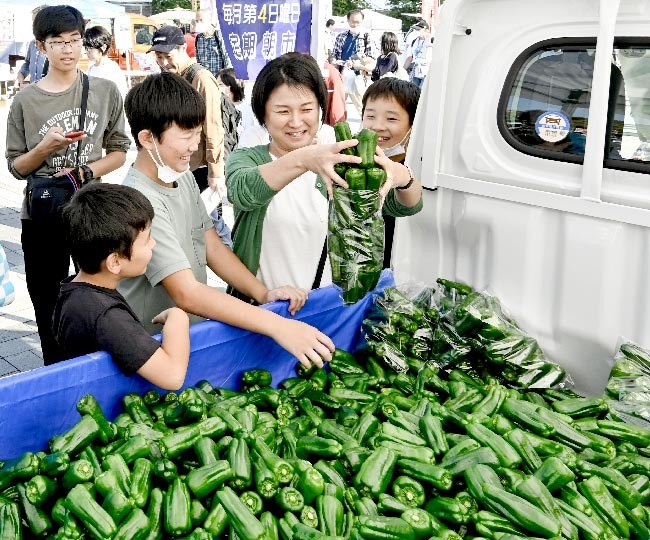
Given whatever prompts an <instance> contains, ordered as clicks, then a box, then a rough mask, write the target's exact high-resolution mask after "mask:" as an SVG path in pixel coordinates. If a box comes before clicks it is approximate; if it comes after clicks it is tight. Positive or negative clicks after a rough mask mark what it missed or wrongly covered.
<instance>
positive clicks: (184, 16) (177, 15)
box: [150, 7, 195, 24]
mask: <svg viewBox="0 0 650 540" xmlns="http://www.w3.org/2000/svg"><path fill="white" fill-rule="evenodd" d="M194 17H195V12H194V11H192V10H191V9H184V8H178V7H177V8H174V9H169V10H167V11H163V12H161V13H156V14H155V15H151V17H150V18H151V19H153V20H154V21H157V22H167V21H173V20H174V19H178V20H179V21H181V22H182V23H186V24H189V23H190V22H192V20H193V19H194Z"/></svg>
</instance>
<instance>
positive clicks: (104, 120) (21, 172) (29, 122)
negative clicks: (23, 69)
mask: <svg viewBox="0 0 650 540" xmlns="http://www.w3.org/2000/svg"><path fill="white" fill-rule="evenodd" d="M84 29H85V23H84V20H83V16H82V14H81V13H80V12H79V11H78V10H76V9H75V8H73V7H70V6H48V7H45V8H43V9H42V10H41V11H39V13H38V14H37V15H36V17H35V18H34V25H33V31H34V37H35V38H36V44H37V46H38V48H39V50H40V51H41V52H42V53H44V54H46V55H47V57H48V61H49V71H48V73H47V75H46V76H45V77H44V78H43V79H41V80H40V81H39V82H38V83H36V84H30V85H29V86H28V87H27V88H25V89H23V90H21V91H20V92H19V93H18V94H17V95H16V97H15V98H14V100H13V102H12V104H11V109H10V111H9V115H8V117H7V147H6V153H5V155H6V158H7V162H8V165H9V171H10V172H11V174H12V175H13V176H14V177H16V178H17V179H19V180H27V179H28V178H29V176H32V175H33V176H36V177H48V176H53V175H57V176H60V177H61V181H62V182H69V181H70V180H69V178H68V175H71V176H72V177H73V178H74V179H75V181H76V183H77V184H79V185H81V184H82V183H83V182H89V181H91V180H93V179H97V178H99V177H100V176H102V175H104V174H107V173H109V172H111V171H113V170H115V169H117V168H119V167H121V166H122V165H123V164H124V162H125V160H126V151H127V150H128V148H129V145H130V141H129V138H128V136H127V135H126V132H125V129H124V114H123V110H122V98H121V96H120V93H119V91H118V90H117V87H116V86H115V84H114V83H113V82H112V81H108V80H105V79H96V78H93V79H90V80H89V91H88V100H87V108H86V117H85V119H84V120H83V125H82V126H80V125H79V111H80V106H81V96H82V74H81V72H80V71H79V70H78V69H77V62H78V61H79V58H80V57H81V47H82V43H83V34H84ZM79 130H85V133H83V134H75V132H77V131H79ZM66 134H67V136H66ZM78 144H80V145H81V148H80V152H79V162H78V163H77V161H76V160H77V145H78ZM21 218H22V236H21V242H22V248H23V253H24V257H25V275H26V278H27V290H28V291H29V295H30V297H31V299H32V303H33V305H34V311H35V315H36V324H37V326H38V333H39V336H40V338H41V345H42V348H43V360H44V362H45V365H48V364H52V363H54V362H56V361H57V360H58V359H59V358H58V353H57V345H56V341H55V340H54V337H53V335H52V330H51V324H52V313H53V311H54V305H55V303H56V299H57V296H58V294H59V287H60V283H61V281H62V280H63V279H65V278H66V277H67V276H68V268H69V265H70V249H69V246H68V243H67V241H66V234H65V229H64V227H63V224H62V222H61V220H60V219H56V220H54V221H53V222H52V223H47V225H46V226H44V225H42V224H38V223H36V222H33V221H32V220H31V219H29V216H28V215H27V199H26V197H25V200H24V201H23V206H22V216H21Z"/></svg>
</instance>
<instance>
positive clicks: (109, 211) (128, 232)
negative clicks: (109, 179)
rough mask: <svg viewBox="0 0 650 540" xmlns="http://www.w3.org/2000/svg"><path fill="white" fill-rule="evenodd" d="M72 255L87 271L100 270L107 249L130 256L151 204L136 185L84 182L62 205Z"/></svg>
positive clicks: (149, 217) (147, 220) (148, 219)
mask: <svg viewBox="0 0 650 540" xmlns="http://www.w3.org/2000/svg"><path fill="white" fill-rule="evenodd" d="M63 220H64V223H65V227H66V229H67V235H68V240H69V242H70V252H71V254H72V258H73V259H74V260H75V262H76V263H77V264H78V265H79V268H81V270H83V271H84V272H86V273H88V274H96V273H97V272H99V271H100V270H101V263H102V261H104V260H106V258H107V257H108V256H109V255H110V254H111V253H117V254H118V255H120V256H121V257H125V258H127V259H130V258H131V248H132V246H133V242H135V240H136V238H137V237H138V234H139V233H140V232H141V231H144V230H145V229H146V228H147V227H148V226H149V225H150V224H151V221H152V220H153V207H152V206H151V203H150V202H149V199H147V198H146V197H145V196H144V195H143V194H142V193H140V192H139V191H138V190H137V189H134V188H132V187H128V186H122V185H119V184H102V183H98V182H97V183H93V184H88V185H87V186H85V187H84V188H83V189H80V190H79V191H77V192H76V193H75V194H74V196H73V197H72V199H71V200H70V202H69V203H68V204H66V205H65V207H64V209H63Z"/></svg>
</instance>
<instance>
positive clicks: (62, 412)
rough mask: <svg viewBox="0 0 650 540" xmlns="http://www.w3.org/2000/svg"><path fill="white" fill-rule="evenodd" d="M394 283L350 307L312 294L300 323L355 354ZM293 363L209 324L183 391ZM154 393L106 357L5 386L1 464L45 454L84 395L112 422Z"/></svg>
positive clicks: (0, 383)
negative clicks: (140, 396)
mask: <svg viewBox="0 0 650 540" xmlns="http://www.w3.org/2000/svg"><path fill="white" fill-rule="evenodd" d="M393 283H394V281H393V275H392V273H391V272H390V271H389V270H385V271H384V272H383V273H382V276H381V279H380V281H379V283H378V285H377V287H376V289H375V290H374V291H371V292H370V293H368V294H367V295H366V296H365V298H363V299H362V300H360V301H359V302H357V303H356V304H354V305H350V306H345V305H344V304H343V301H342V300H341V298H340V290H339V289H337V288H336V287H334V286H329V287H324V288H322V289H318V290H315V291H312V292H311V293H310V294H309V300H308V301H307V303H306V304H305V306H304V307H303V308H302V310H300V311H299V312H298V314H297V315H296V317H295V318H296V319H298V320H301V321H304V322H306V323H308V324H311V325H313V326H315V327H316V328H318V329H319V330H321V331H322V332H324V333H326V334H327V335H328V336H330V337H331V338H332V340H333V341H334V343H335V345H336V346H337V347H339V348H342V349H345V350H355V348H357V347H358V345H359V344H360V342H361V340H362V338H361V332H360V327H361V322H362V321H363V318H364V316H365V313H366V311H367V309H368V307H369V305H370V303H371V302H372V297H373V295H376V294H378V293H380V292H381V291H383V289H384V288H385V287H387V286H390V285H392V284H393ZM287 305H288V304H287V303H286V302H275V303H273V304H267V305H265V306H263V309H268V310H270V311H273V312H275V313H279V314H281V315H283V316H286V317H290V315H289V313H288V311H287ZM126 339H128V337H126ZM296 362H297V360H296V359H295V358H294V357H292V356H291V355H290V354H289V353H287V352H286V351H285V350H284V349H282V348H281V347H280V346H279V345H277V344H276V343H275V342H274V341H273V340H272V339H270V338H268V337H265V336H261V335H259V334H253V333H251V332H248V331H245V330H241V329H239V328H234V327H232V326H229V325H227V324H223V323H219V322H215V321H206V322H202V323H199V324H195V325H193V326H192V327H191V328H190V364H189V367H188V371H187V377H186V379H185V386H192V385H193V384H195V383H196V382H198V381H200V380H201V379H206V380H208V381H210V383H211V384H212V385H213V386H223V387H226V388H232V389H236V388H237V387H238V384H239V376H240V374H241V372H242V371H245V370H248V369H253V368H265V369H268V370H269V371H271V373H272V374H273V383H274V385H277V384H278V383H279V382H281V381H282V380H283V379H285V378H287V377H291V376H293V375H294V374H295V371H294V367H295V365H296ZM151 388H156V387H155V386H154V385H152V384H151V383H149V382H148V381H146V380H144V379H143V378H141V377H140V376H138V375H134V376H132V377H127V376H126V375H124V374H123V373H122V372H121V371H120V370H119V369H118V368H117V367H116V366H115V364H114V363H113V361H112V360H111V358H110V355H109V354H108V353H105V352H97V353H93V354H89V355H86V356H80V357H79V358H74V359H72V360H67V361H65V362H61V363H59V364H55V365H52V366H47V367H43V368H39V369H35V370H33V371H28V372H25V373H21V374H18V375H14V376H10V377H5V378H2V379H0V434H1V436H0V459H7V458H11V457H16V456H18V455H20V454H22V453H23V452H26V451H39V450H45V449H47V446H48V445H47V443H48V441H49V439H50V438H51V437H53V436H54V435H57V434H60V433H63V432H64V431H66V430H67V429H69V428H70V427H71V426H72V425H74V424H75V423H76V422H78V420H79V418H80V417H79V413H77V411H76V408H75V405H76V403H77V401H78V400H79V399H80V398H81V397H82V396H83V395H85V394H88V393H92V394H94V395H95V397H96V398H97V400H98V401H99V403H100V405H101V406H102V409H103V410H104V413H105V414H106V416H107V417H108V418H109V419H112V418H114V417H115V416H117V415H118V414H119V413H120V412H122V404H121V397H122V396H123V395H124V394H126V393H128V392H138V393H144V392H146V391H147V390H149V389H151Z"/></svg>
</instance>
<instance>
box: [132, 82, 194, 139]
mask: <svg viewBox="0 0 650 540" xmlns="http://www.w3.org/2000/svg"><path fill="white" fill-rule="evenodd" d="M124 112H125V113H126V117H127V119H128V121H129V125H130V126H131V134H132V135H133V140H134V141H135V144H136V146H137V147H138V148H140V147H141V145H140V142H139V141H138V133H140V132H141V131H142V130H145V129H147V130H149V131H151V133H153V135H154V136H155V137H156V139H158V140H161V139H162V136H163V133H164V132H165V130H167V129H168V128H170V127H171V126H172V124H176V125H177V126H178V127H179V128H181V129H194V128H196V127H199V126H200V125H202V124H203V122H205V101H203V97H202V96H201V94H199V93H198V92H197V91H196V90H195V89H194V87H192V85H191V84H190V83H188V82H187V81H186V80H185V79H183V78H182V77H179V76H178V75H174V74H173V73H158V74H154V75H149V76H148V77H147V78H146V79H145V80H144V81H142V82H141V83H140V84H138V85H136V86H134V87H133V88H131V90H129V93H128V94H127V95H126V99H125V100H124Z"/></svg>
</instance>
